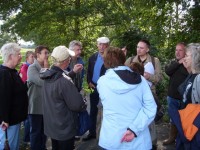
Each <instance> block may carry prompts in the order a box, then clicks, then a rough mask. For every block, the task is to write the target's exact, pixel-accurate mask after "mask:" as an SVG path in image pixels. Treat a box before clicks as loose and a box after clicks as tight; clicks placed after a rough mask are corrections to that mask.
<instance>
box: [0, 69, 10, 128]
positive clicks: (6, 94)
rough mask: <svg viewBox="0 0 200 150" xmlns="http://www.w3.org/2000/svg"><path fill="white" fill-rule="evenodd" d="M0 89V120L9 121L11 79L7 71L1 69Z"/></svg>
mask: <svg viewBox="0 0 200 150" xmlns="http://www.w3.org/2000/svg"><path fill="white" fill-rule="evenodd" d="M0 89H1V90H0V97H1V98H0V121H1V122H2V121H4V122H6V123H9V119H10V118H9V115H10V111H11V103H12V95H13V94H12V91H13V89H12V79H11V74H10V73H9V72H5V71H2V72H1V73H0ZM1 122H0V124H1Z"/></svg>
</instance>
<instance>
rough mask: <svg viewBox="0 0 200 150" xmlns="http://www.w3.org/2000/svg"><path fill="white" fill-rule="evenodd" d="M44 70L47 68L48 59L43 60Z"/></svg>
mask: <svg viewBox="0 0 200 150" xmlns="http://www.w3.org/2000/svg"><path fill="white" fill-rule="evenodd" d="M44 68H49V62H48V58H47V59H45V60H44Z"/></svg>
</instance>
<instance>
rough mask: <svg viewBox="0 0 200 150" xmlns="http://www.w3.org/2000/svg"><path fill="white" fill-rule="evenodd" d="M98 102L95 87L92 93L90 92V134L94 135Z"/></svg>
mask: <svg viewBox="0 0 200 150" xmlns="http://www.w3.org/2000/svg"><path fill="white" fill-rule="evenodd" d="M98 103H99V93H98V92H97V89H96V88H95V89H94V91H93V93H91V94H90V121H91V127H90V130H89V131H90V134H92V135H94V136H96V123H97V114H98V107H97V105H98Z"/></svg>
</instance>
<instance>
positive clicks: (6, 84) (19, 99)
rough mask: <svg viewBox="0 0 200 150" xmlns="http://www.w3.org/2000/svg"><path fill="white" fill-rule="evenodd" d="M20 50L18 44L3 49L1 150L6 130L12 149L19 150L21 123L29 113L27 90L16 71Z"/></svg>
mask: <svg viewBox="0 0 200 150" xmlns="http://www.w3.org/2000/svg"><path fill="white" fill-rule="evenodd" d="M20 50H21V48H20V46H19V45H18V44H16V43H7V44H5V45H3V46H2V48H1V54H2V57H3V64H2V65H0V89H1V90H0V149H3V148H4V141H5V135H4V130H7V133H8V141H9V145H10V149H11V150H19V131H20V123H21V122H22V121H24V120H25V119H26V117H27V113H28V96H27V88H26V86H25V85H24V83H23V81H22V80H21V78H20V76H19V73H18V72H17V70H16V69H15V68H16V67H17V65H18V64H19V63H20V61H21V59H22V56H21V53H20Z"/></svg>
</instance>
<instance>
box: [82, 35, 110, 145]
mask: <svg viewBox="0 0 200 150" xmlns="http://www.w3.org/2000/svg"><path fill="white" fill-rule="evenodd" d="M109 42H110V40H109V38H107V37H100V38H98V39H97V48H98V52H96V53H95V54H93V55H92V56H91V57H90V58H89V62H88V70H87V82H88V85H89V88H91V89H93V90H92V93H91V94H90V120H91V128H90V130H89V134H88V135H87V136H86V137H85V138H83V140H84V141H87V140H90V139H94V138H96V122H97V113H98V108H97V105H98V103H99V93H98V92H97V89H96V85H97V80H98V79H99V77H100V76H102V75H104V73H105V71H106V69H105V67H104V62H103V57H102V56H103V53H104V50H105V49H106V48H107V47H108V46H109Z"/></svg>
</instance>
